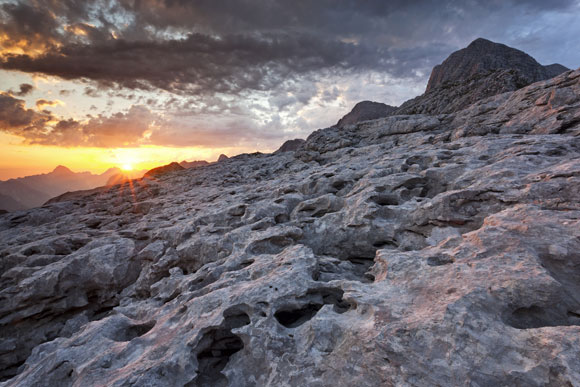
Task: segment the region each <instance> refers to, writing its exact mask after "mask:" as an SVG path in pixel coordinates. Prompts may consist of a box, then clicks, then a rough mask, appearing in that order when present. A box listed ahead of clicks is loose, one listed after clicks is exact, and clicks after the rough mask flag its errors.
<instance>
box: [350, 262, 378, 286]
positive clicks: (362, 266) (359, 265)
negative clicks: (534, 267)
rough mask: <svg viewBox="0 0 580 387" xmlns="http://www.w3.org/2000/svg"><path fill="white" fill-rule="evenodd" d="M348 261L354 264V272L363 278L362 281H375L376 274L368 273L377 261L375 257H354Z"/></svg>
mask: <svg viewBox="0 0 580 387" xmlns="http://www.w3.org/2000/svg"><path fill="white" fill-rule="evenodd" d="M348 261H349V262H350V263H352V264H353V266H354V270H353V272H354V274H355V275H356V276H357V277H360V278H361V282H367V283H368V282H374V280H375V276H373V275H372V274H370V273H367V272H368V271H369V269H370V268H371V266H373V265H374V263H375V261H374V258H366V257H352V258H349V259H348Z"/></svg>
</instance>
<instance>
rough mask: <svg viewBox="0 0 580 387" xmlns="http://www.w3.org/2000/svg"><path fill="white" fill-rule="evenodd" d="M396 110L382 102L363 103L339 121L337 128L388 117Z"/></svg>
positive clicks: (358, 104) (355, 106)
mask: <svg viewBox="0 0 580 387" xmlns="http://www.w3.org/2000/svg"><path fill="white" fill-rule="evenodd" d="M395 109H396V108H395V107H394V106H390V105H386V104H384V103H380V102H372V101H362V102H359V103H357V104H356V105H354V107H353V108H352V110H351V111H350V112H349V113H348V114H346V115H345V116H344V117H342V118H341V119H340V120H338V122H337V124H336V126H337V127H339V128H342V127H344V126H346V125H352V124H355V123H357V122H361V121H367V120H375V119H377V118H381V117H386V116H388V115H389V114H391V113H392V112H393V111H394V110H395Z"/></svg>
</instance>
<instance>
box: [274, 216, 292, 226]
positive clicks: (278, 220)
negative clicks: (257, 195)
mask: <svg viewBox="0 0 580 387" xmlns="http://www.w3.org/2000/svg"><path fill="white" fill-rule="evenodd" d="M289 220H290V218H289V217H288V215H286V214H278V215H276V216H275V217H274V222H276V224H280V223H286V222H287V221H289Z"/></svg>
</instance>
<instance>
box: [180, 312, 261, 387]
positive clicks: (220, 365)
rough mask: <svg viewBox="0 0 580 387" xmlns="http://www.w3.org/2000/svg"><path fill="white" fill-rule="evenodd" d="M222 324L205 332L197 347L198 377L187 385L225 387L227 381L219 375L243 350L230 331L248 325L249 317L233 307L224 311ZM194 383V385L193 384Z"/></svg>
mask: <svg viewBox="0 0 580 387" xmlns="http://www.w3.org/2000/svg"><path fill="white" fill-rule="evenodd" d="M223 316H224V318H225V319H224V322H223V323H222V324H221V325H220V326H219V327H218V328H214V329H211V330H209V331H208V332H206V333H205V334H204V335H203V337H202V339H201V341H200V344H199V346H198V349H199V350H198V352H197V363H198V370H197V373H198V376H197V378H196V379H195V380H194V381H192V382H190V383H188V385H191V386H212V387H214V386H227V385H228V379H227V378H226V377H225V375H223V374H222V373H221V371H222V370H223V369H224V368H225V367H226V365H227V364H228V361H229V360H230V357H231V356H232V355H233V354H234V353H236V352H239V351H241V350H242V349H243V348H244V343H243V341H242V339H240V337H239V336H237V335H235V334H233V333H232V329H234V328H239V327H241V326H244V325H248V324H249V323H250V317H249V316H248V315H247V314H246V313H245V312H243V311H241V309H240V306H234V307H231V308H229V309H227V310H225V311H224V313H223ZM194 382H195V383H194Z"/></svg>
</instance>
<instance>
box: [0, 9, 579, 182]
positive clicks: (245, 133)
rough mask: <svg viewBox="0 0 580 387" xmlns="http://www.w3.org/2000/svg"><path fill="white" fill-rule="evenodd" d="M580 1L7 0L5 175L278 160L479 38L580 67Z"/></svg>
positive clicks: (1, 136)
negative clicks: (283, 151)
mask: <svg viewBox="0 0 580 387" xmlns="http://www.w3.org/2000/svg"><path fill="white" fill-rule="evenodd" d="M578 36H580V0H552V1H545V0H529V1H525V0H523V1H509V0H505V1H500V0H468V1H409V0H404V1H400V0H394V1H384V0H364V1H356V0H317V1H314V0H310V1H306V0H293V1H287V0H197V1H196V0H95V1H92V0H28V1H18V0H0V179H8V178H13V177H17V176H24V175H30V174H34V173H45V172H49V171H50V170H52V169H53V168H54V167H55V166H57V165H59V164H64V165H67V166H68V167H69V168H71V169H72V170H74V171H85V170H89V171H92V172H97V173H98V172H103V171H104V170H105V169H107V168H109V167H111V166H119V165H128V164H130V165H134V167H135V168H139V169H147V168H152V167H155V166H158V165H162V164H166V163H169V162H171V161H181V160H188V161H192V160H199V159H205V160H208V161H214V160H215V159H217V157H218V156H219V155H220V154H222V153H224V154H227V155H229V156H232V155H235V154H239V153H244V152H254V151H261V152H271V151H274V150H275V149H277V148H278V147H279V146H280V145H281V144H282V143H283V142H284V141H285V140H288V139H293V138H306V137H307V136H308V135H309V134H310V133H311V132H312V131H314V130H316V129H319V128H324V127H328V126H331V125H333V124H335V123H336V122H337V121H338V119H339V118H340V117H341V116H343V115H344V114H346V113H348V112H349V111H350V109H351V108H352V107H353V106H354V105H355V104H356V103H357V102H359V101H362V100H372V101H378V102H383V103H387V104H390V105H395V106H398V105H400V104H401V103H402V102H404V101H405V100H407V99H409V98H412V97H414V96H417V95H420V94H422V93H423V92H424V90H425V86H426V84H427V80H428V78H429V74H430V72H431V69H432V67H433V66H434V65H436V64H438V63H441V62H442V61H443V60H444V59H445V58H446V57H447V56H448V55H449V54H451V53H452V52H453V51H456V50H457V49H460V48H463V47H465V46H467V45H468V44H469V43H470V42H471V41H473V40H474V39H476V38H478V37H483V38H486V39H490V40H492V41H495V42H500V43H504V44H507V45H509V46H511V47H515V48H518V49H520V50H523V51H525V52H527V53H528V54H530V55H531V56H533V57H534V58H535V59H536V60H537V61H538V62H540V63H542V64H545V65H546V64H551V63H560V64H563V65H564V66H567V67H569V68H574V69H575V68H578V67H579V66H580V50H579V48H580V47H579V44H578V42H579V41H580V40H579V39H578Z"/></svg>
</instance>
